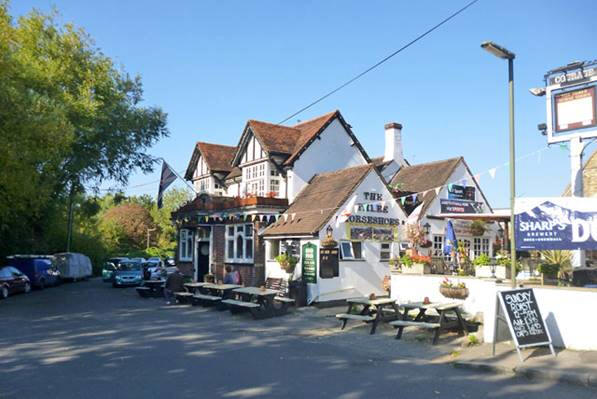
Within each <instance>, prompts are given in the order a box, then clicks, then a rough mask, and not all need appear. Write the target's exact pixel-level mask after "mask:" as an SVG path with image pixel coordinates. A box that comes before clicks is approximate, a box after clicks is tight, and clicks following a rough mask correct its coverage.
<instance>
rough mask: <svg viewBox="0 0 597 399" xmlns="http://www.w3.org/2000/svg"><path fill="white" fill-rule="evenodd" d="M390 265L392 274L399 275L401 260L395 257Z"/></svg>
mask: <svg viewBox="0 0 597 399" xmlns="http://www.w3.org/2000/svg"><path fill="white" fill-rule="evenodd" d="M388 264H389V265H390V271H391V272H392V273H397V272H399V271H400V265H401V263H400V258H398V257H396V256H395V257H393V258H391V259H390V260H389V261H388Z"/></svg>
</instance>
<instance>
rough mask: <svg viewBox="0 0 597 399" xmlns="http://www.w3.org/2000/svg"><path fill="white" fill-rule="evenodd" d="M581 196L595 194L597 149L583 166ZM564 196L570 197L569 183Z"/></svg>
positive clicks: (596, 193) (596, 191)
mask: <svg viewBox="0 0 597 399" xmlns="http://www.w3.org/2000/svg"><path fill="white" fill-rule="evenodd" d="M582 179H583V183H582V184H583V196H584V197H594V196H597V150H595V152H593V154H592V155H591V156H590V157H589V159H588V160H587V162H586V163H585V164H584V166H583V170H582ZM562 195H563V196H564V197H570V184H568V185H567V186H566V189H565V190H564V193H563V194H562Z"/></svg>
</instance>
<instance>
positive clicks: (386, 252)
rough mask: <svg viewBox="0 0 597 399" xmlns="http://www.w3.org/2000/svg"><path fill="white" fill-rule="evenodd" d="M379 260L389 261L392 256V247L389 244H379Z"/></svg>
mask: <svg viewBox="0 0 597 399" xmlns="http://www.w3.org/2000/svg"><path fill="white" fill-rule="evenodd" d="M379 246H380V248H379V260H380V261H388V260H390V257H391V255H392V247H391V244H390V243H389V242H382V243H381V244H379Z"/></svg>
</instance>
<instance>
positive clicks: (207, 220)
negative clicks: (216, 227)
mask: <svg viewBox="0 0 597 399" xmlns="http://www.w3.org/2000/svg"><path fill="white" fill-rule="evenodd" d="M205 222H206V223H207V222H209V216H207V215H205Z"/></svg>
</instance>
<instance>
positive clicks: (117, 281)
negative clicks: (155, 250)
mask: <svg viewBox="0 0 597 399" xmlns="http://www.w3.org/2000/svg"><path fill="white" fill-rule="evenodd" d="M113 278H114V280H112V287H127V286H135V285H141V283H142V282H143V263H141V262H136V261H124V262H121V263H120V264H119V265H118V269H117V270H116V271H115V272H114V277H113Z"/></svg>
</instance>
